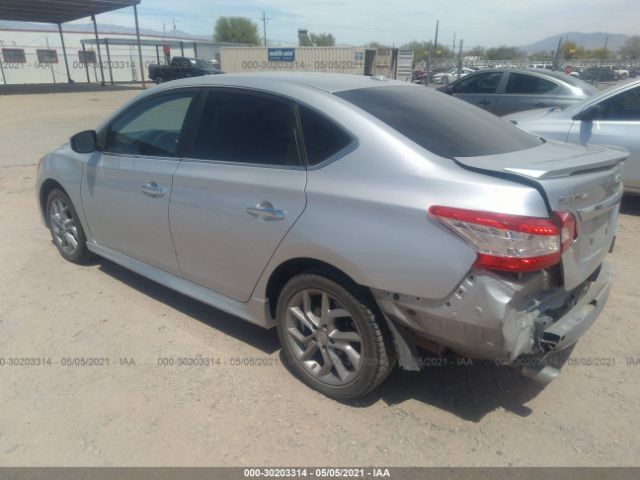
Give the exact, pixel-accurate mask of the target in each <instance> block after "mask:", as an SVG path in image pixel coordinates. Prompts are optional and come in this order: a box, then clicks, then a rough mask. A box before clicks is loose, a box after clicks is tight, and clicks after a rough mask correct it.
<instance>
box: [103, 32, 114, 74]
mask: <svg viewBox="0 0 640 480" xmlns="http://www.w3.org/2000/svg"><path fill="white" fill-rule="evenodd" d="M104 46H105V47H107V65H109V80H111V85H113V69H112V68H111V53H110V52H109V39H108V38H105V39H104Z"/></svg>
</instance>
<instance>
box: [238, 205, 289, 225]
mask: <svg viewBox="0 0 640 480" xmlns="http://www.w3.org/2000/svg"><path fill="white" fill-rule="evenodd" d="M247 213H248V214H249V215H251V216H252V217H256V218H259V219H261V220H267V221H273V220H284V219H285V217H286V216H287V212H285V211H284V210H278V209H275V208H273V205H272V204H271V202H267V201H264V202H260V203H259V204H257V205H256V206H255V207H247Z"/></svg>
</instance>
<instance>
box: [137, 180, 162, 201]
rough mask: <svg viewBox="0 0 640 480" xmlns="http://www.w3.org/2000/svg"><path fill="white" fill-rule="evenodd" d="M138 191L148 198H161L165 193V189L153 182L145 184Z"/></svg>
mask: <svg viewBox="0 0 640 480" xmlns="http://www.w3.org/2000/svg"><path fill="white" fill-rule="evenodd" d="M140 190H141V191H142V193H144V194H145V195H148V196H150V197H162V196H164V194H165V193H167V189H166V188H164V187H161V186H160V185H158V184H157V183H156V182H153V181H152V182H149V183H147V184H146V185H143V186H142V188H140Z"/></svg>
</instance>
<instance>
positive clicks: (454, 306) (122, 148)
mask: <svg viewBox="0 0 640 480" xmlns="http://www.w3.org/2000/svg"><path fill="white" fill-rule="evenodd" d="M626 155H627V153H626V152H625V151H623V150H620V149H611V148H603V147H584V146H574V145H567V144H562V143H555V142H546V143H545V142H542V141H541V140H540V139H539V138H537V137H536V136H533V135H531V134H528V133H525V132H523V131H521V130H519V129H518V128H516V127H514V126H513V125H511V124H510V123H508V122H505V121H504V120H502V119H500V118H498V117H496V116H494V115H491V114H488V113H486V112H484V111H482V110H481V109H478V108H475V107H472V106H471V105H469V104H467V103H465V102H462V101H459V100H456V99H453V98H451V97H448V96H446V95H442V94H440V93H438V92H435V91H433V90H430V89H427V88H424V87H420V86H416V85H411V84H407V83H406V82H395V81H390V80H385V79H382V78H375V77H374V78H371V77H364V76H349V75H332V74H304V73H299V74H295V73H281V74H276V73H274V74H248V75H247V74H245V75H215V76H207V77H197V78H191V79H185V80H179V81H175V82H167V83H165V84H162V85H161V86H159V87H154V88H152V89H149V90H147V91H145V92H143V93H141V94H140V95H139V96H138V97H136V98H134V99H133V100H131V101H130V102H129V103H127V104H126V105H124V106H123V107H122V108H120V109H119V110H118V111H116V112H115V113H114V114H113V115H111V116H110V117H109V118H108V119H106V120H105V121H104V122H103V123H102V124H101V125H99V126H98V127H97V129H96V130H88V131H85V132H80V133H78V134H76V135H74V136H73V137H72V138H71V142H70V143H69V144H65V145H62V146H61V147H59V148H57V149H55V150H54V151H52V152H50V153H49V154H47V155H46V156H45V157H44V158H43V159H42V160H41V161H40V163H39V166H38V176H37V185H36V195H37V198H38V202H39V204H40V207H41V210H42V215H43V219H44V222H45V224H46V226H47V227H48V228H49V229H50V231H51V237H52V240H53V243H54V245H55V246H56V247H57V249H58V250H59V252H60V254H61V255H62V257H64V258H65V259H67V260H69V261H71V262H76V263H83V262H86V261H87V260H88V259H90V258H91V257H93V256H95V255H98V256H100V257H103V258H105V259H108V260H110V261H113V262H115V263H117V264H120V265H122V266H124V267H125V268H128V269H130V270H132V271H134V272H137V273H139V274H141V275H144V276H145V277H148V278H149V279H151V280H153V281H156V282H158V283H161V284H163V285H166V286H168V287H169V288H172V289H174V290H176V291H178V292H181V293H183V294H185V295H188V296H190V297H192V298H194V299H196V300H199V301H201V302H205V303H207V304H209V305H211V306H213V307H216V308H218V309H220V310H223V311H226V312H229V313H231V314H233V315H235V316H237V317H238V318H239V319H243V320H247V321H249V322H252V323H254V324H257V325H260V326H262V327H265V328H272V327H276V328H277V329H278V334H279V337H280V341H281V344H282V349H283V355H284V358H285V360H286V362H287V363H288V364H289V365H290V366H291V370H292V371H293V372H294V373H295V374H296V375H297V376H299V378H300V379H301V380H302V381H304V382H305V383H307V384H308V385H310V386H311V387H313V388H315V389H317V390H318V391H320V392H322V393H324V394H325V395H328V396H330V397H333V398H337V399H348V398H354V397H358V396H361V395H364V394H366V393H367V392H369V391H370V390H371V389H373V388H374V387H376V385H378V384H380V383H381V382H382V381H383V380H384V379H385V378H386V377H387V376H388V375H389V374H390V373H391V371H392V369H393V368H394V366H395V365H397V364H399V365H400V367H402V368H405V369H409V370H416V369H418V368H420V366H421V362H420V357H419V355H418V353H417V346H421V347H424V348H431V349H435V350H436V351H438V352H443V351H445V350H453V351H456V352H459V353H461V354H464V355H469V356H472V357H476V358H487V359H495V360H499V361H501V362H505V363H509V364H515V365H518V364H519V362H520V360H521V359H523V358H524V359H526V361H525V362H522V364H520V368H521V369H522V371H523V372H524V373H526V374H527V375H530V376H533V377H535V378H537V379H539V380H540V381H548V380H550V379H551V378H553V377H554V376H555V375H556V374H557V373H558V372H557V370H556V369H554V368H553V367H551V366H549V365H545V363H544V362H545V359H546V358H547V356H548V355H551V354H553V353H554V352H557V351H559V350H562V349H564V348H566V347H568V346H571V345H573V344H574V343H575V342H576V341H577V339H578V338H579V337H580V336H581V335H582V334H583V333H584V332H585V331H586V330H587V329H588V328H589V326H590V325H591V324H592V323H593V322H594V321H595V319H596V317H597V316H598V315H599V313H600V311H601V310H602V308H603V306H604V304H605V302H606V299H607V295H608V292H609V288H610V285H611V271H610V268H609V267H608V266H607V263H606V262H605V261H604V259H605V256H606V254H607V252H608V251H609V249H610V246H611V245H612V243H613V237H614V232H615V226H616V220H617V213H618V204H619V201H620V197H621V195H622V190H621V184H620V179H619V176H620V173H619V172H620V168H621V164H622V162H623V160H624V158H625V157H626ZM132 320H133V319H132Z"/></svg>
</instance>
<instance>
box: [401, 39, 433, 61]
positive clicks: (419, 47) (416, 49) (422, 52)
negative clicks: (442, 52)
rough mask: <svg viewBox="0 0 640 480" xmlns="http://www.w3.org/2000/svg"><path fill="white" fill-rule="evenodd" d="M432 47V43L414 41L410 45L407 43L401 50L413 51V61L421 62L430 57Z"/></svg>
mask: <svg viewBox="0 0 640 480" xmlns="http://www.w3.org/2000/svg"><path fill="white" fill-rule="evenodd" d="M431 45H432V44H431V42H419V41H417V40H413V41H411V42H409V43H405V44H404V45H402V46H401V47H400V48H401V49H402V50H411V51H413V60H414V61H416V62H419V61H421V60H425V59H426V58H427V57H428V56H429V52H430V51H431Z"/></svg>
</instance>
